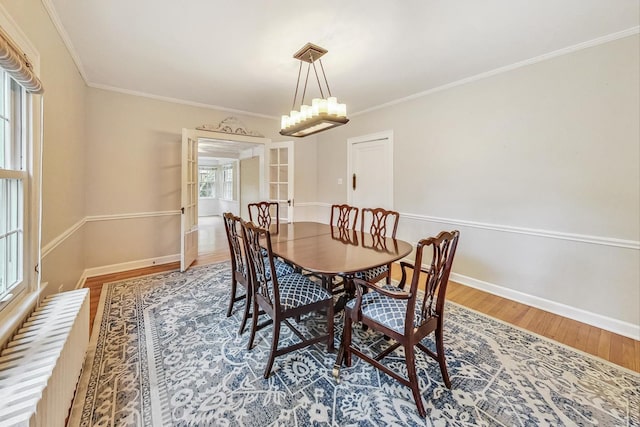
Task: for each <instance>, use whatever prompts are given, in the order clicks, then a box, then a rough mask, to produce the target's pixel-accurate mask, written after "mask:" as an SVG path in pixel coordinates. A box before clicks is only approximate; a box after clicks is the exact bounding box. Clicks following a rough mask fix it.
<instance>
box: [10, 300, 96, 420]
mask: <svg viewBox="0 0 640 427" xmlns="http://www.w3.org/2000/svg"><path fill="white" fill-rule="evenodd" d="M88 344H89V290H88V289H78V290H75V291H70V292H62V293H59V294H55V295H50V296H48V297H46V298H45V299H44V300H43V301H42V302H41V303H40V305H39V306H38V307H37V308H36V309H35V310H34V311H33V313H31V315H30V316H29V317H28V318H27V320H25V322H24V323H23V324H22V326H21V327H20V328H18V330H17V331H16V333H15V335H14V336H13V338H12V339H11V341H10V342H9V343H8V344H7V346H6V347H5V349H4V350H2V352H1V353H0V426H25V427H27V426H28V427H58V426H60V427H64V423H65V420H66V418H67V415H68V412H69V408H70V406H71V402H72V400H73V395H74V392H75V389H76V385H77V382H78V378H79V377H80V373H81V371H82V365H83V362H84V358H85V352H86V350H87V346H88Z"/></svg>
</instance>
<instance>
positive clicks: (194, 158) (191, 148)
mask: <svg viewBox="0 0 640 427" xmlns="http://www.w3.org/2000/svg"><path fill="white" fill-rule="evenodd" d="M181 193H182V196H181V199H182V207H181V208H180V211H181V219H180V235H181V239H180V271H185V270H186V269H187V268H189V266H190V265H191V264H193V262H194V261H195V260H196V258H197V257H198V137H197V135H196V134H195V132H194V131H192V130H190V129H182V192H181Z"/></svg>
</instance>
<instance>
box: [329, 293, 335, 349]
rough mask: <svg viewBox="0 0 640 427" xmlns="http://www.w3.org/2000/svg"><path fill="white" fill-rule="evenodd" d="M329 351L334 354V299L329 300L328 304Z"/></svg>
mask: <svg viewBox="0 0 640 427" xmlns="http://www.w3.org/2000/svg"><path fill="white" fill-rule="evenodd" d="M327 334H328V337H327V351H328V352H329V353H331V352H333V350H334V346H333V298H332V299H330V300H329V304H327Z"/></svg>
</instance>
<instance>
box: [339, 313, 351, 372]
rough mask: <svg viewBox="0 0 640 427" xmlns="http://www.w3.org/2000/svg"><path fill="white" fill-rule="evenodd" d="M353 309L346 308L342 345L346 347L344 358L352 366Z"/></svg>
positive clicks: (348, 365)
mask: <svg viewBox="0 0 640 427" xmlns="http://www.w3.org/2000/svg"><path fill="white" fill-rule="evenodd" d="M352 323H353V321H352V320H351V310H345V313H344V330H343V331H342V346H343V348H344V360H345V364H346V365H347V367H351V328H352Z"/></svg>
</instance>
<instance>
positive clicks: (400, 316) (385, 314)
mask: <svg viewBox="0 0 640 427" xmlns="http://www.w3.org/2000/svg"><path fill="white" fill-rule="evenodd" d="M384 288H385V289H387V290H391V291H397V290H398V288H396V287H395V286H394V285H385V286H384ZM355 303H356V300H355V299H352V300H351V301H349V302H348V303H347V307H348V308H349V309H353V307H354V306H355ZM362 315H363V316H365V317H368V318H369V319H371V320H373V321H375V322H377V323H379V324H381V325H384V326H386V327H387V328H389V329H392V330H394V331H396V332H397V333H399V334H403V333H404V323H405V319H406V318H407V300H399V299H393V298H389V297H388V296H386V295H382V294H379V293H377V292H369V293H367V294H365V295H363V296H362ZM421 321H422V313H421V312H420V306H419V305H417V304H416V307H415V310H414V321H413V326H414V327H417V326H418V325H419V324H420V323H421Z"/></svg>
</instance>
